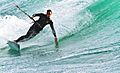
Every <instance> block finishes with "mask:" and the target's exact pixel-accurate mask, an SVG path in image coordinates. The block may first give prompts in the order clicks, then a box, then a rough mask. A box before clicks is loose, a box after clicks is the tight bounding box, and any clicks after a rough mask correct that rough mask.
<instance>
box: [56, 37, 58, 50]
mask: <svg viewBox="0 0 120 73" xmlns="http://www.w3.org/2000/svg"><path fill="white" fill-rule="evenodd" d="M55 47H56V48H58V39H57V37H55Z"/></svg>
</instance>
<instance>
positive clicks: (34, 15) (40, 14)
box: [32, 13, 43, 17]
mask: <svg viewBox="0 0 120 73" xmlns="http://www.w3.org/2000/svg"><path fill="white" fill-rule="evenodd" d="M42 15H43V13H38V14H33V15H32V17H36V16H39V17H41V16H42Z"/></svg>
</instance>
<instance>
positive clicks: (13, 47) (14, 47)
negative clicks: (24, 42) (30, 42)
mask: <svg viewBox="0 0 120 73" xmlns="http://www.w3.org/2000/svg"><path fill="white" fill-rule="evenodd" d="M7 44H8V46H9V47H10V49H11V50H15V51H20V45H19V44H17V43H16V42H14V41H8V42H7Z"/></svg>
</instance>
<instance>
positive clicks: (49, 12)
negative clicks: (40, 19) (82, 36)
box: [47, 9, 52, 17]
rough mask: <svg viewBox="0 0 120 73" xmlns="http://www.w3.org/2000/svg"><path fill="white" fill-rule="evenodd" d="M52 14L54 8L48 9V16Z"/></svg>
mask: <svg viewBox="0 0 120 73" xmlns="http://www.w3.org/2000/svg"><path fill="white" fill-rule="evenodd" d="M51 15H52V10H50V9H48V10H47V16H48V17H50V16H51Z"/></svg>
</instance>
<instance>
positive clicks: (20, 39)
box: [15, 31, 38, 42]
mask: <svg viewBox="0 0 120 73" xmlns="http://www.w3.org/2000/svg"><path fill="white" fill-rule="evenodd" d="M37 34H38V33H36V32H34V31H28V32H27V34H26V35H23V36H21V37H20V38H18V39H17V40H15V42H23V41H27V40H29V39H31V38H32V37H34V36H36V35H37Z"/></svg>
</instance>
